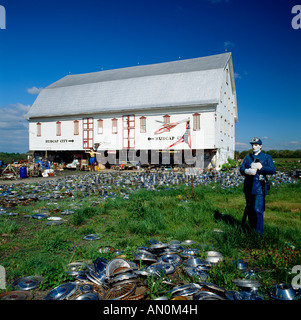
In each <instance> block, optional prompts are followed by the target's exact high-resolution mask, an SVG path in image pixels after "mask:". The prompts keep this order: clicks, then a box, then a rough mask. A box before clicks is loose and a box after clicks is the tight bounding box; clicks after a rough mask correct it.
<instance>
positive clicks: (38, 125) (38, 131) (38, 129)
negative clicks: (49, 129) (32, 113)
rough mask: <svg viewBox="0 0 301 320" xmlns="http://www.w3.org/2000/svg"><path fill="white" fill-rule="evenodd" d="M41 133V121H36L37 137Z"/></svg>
mask: <svg viewBox="0 0 301 320" xmlns="http://www.w3.org/2000/svg"><path fill="white" fill-rule="evenodd" d="M41 135H42V124H41V122H38V123H37V137H40V136H41Z"/></svg>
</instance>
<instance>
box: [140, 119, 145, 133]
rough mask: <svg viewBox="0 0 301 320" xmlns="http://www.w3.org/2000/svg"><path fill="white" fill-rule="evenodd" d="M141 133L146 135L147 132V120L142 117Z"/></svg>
mask: <svg viewBox="0 0 301 320" xmlns="http://www.w3.org/2000/svg"><path fill="white" fill-rule="evenodd" d="M140 132H141V133H145V132H146V118H145V117H140Z"/></svg>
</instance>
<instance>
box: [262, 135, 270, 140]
mask: <svg viewBox="0 0 301 320" xmlns="http://www.w3.org/2000/svg"><path fill="white" fill-rule="evenodd" d="M268 139H269V137H267V136H264V137H261V140H268Z"/></svg>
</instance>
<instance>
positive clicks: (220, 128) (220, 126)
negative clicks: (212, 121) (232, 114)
mask: <svg viewBox="0 0 301 320" xmlns="http://www.w3.org/2000/svg"><path fill="white" fill-rule="evenodd" d="M219 131H220V132H223V116H221V121H220V124H219Z"/></svg>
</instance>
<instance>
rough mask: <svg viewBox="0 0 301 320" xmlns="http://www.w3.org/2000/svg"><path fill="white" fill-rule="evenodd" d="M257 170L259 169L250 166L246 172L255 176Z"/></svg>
mask: <svg viewBox="0 0 301 320" xmlns="http://www.w3.org/2000/svg"><path fill="white" fill-rule="evenodd" d="M256 172H257V169H251V168H250V169H246V170H245V174H247V175H248V176H255V174H256Z"/></svg>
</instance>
